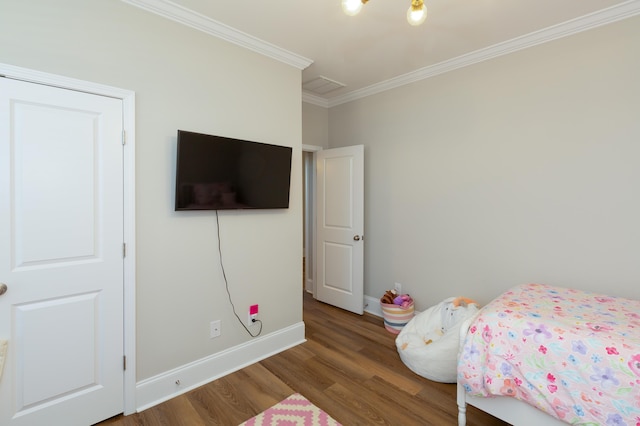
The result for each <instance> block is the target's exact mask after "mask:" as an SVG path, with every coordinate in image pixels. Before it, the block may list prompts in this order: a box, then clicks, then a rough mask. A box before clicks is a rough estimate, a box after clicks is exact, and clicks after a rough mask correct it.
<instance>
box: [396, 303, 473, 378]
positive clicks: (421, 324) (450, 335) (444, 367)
mask: <svg viewBox="0 0 640 426" xmlns="http://www.w3.org/2000/svg"><path fill="white" fill-rule="evenodd" d="M476 312H478V304H477V303H476V302H474V301H473V300H470V299H466V298H464V297H450V298H448V299H445V300H444V301H442V302H440V303H438V304H437V305H435V306H432V307H431V308H429V309H427V310H426V311H424V312H421V313H420V314H418V315H416V316H415V317H413V319H411V321H409V322H408V323H407V325H405V326H404V328H403V329H402V331H401V332H400V334H398V337H397V338H396V347H397V348H398V353H399V354H400V359H402V362H404V363H405V365H406V366H407V367H409V368H410V369H411V370H412V371H413V372H414V373H416V374H419V375H420V376H422V377H425V378H427V379H429V380H433V381H436V382H442V383H455V382H456V381H457V364H458V363H457V357H458V346H459V345H460V325H461V324H462V322H463V321H464V320H466V319H468V318H471V317H472V316H474V315H475V314H476Z"/></svg>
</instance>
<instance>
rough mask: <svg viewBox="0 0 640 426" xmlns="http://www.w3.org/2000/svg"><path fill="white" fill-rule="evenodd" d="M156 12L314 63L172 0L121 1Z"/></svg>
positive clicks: (286, 58)
mask: <svg viewBox="0 0 640 426" xmlns="http://www.w3.org/2000/svg"><path fill="white" fill-rule="evenodd" d="M122 1H123V2H124V3H127V4H130V5H132V6H136V7H139V8H140V9H143V10H146V11H148V12H151V13H155V14H156V15H160V16H162V17H164V18H167V19H170V20H172V21H175V22H178V23H180V24H183V25H186V26H188V27H191V28H195V29H196V30H199V31H202V32H204V33H207V34H209V35H212V36H214V37H218V38H221V39H223V40H226V41H228V42H230V43H233V44H236V45H238V46H242V47H244V48H247V49H249V50H252V51H254V52H257V53H260V54H262V55H264V56H267V57H269V58H272V59H275V60H277V61H280V62H284V63H285V64H287V65H291V66H293V67H296V68H298V69H300V70H303V69H305V68H307V67H308V66H309V65H311V64H312V63H313V61H312V60H311V59H308V58H305V57H304V56H300V55H297V54H295V53H293V52H290V51H288V50H285V49H282V48H280V47H278V46H276V45H274V44H271V43H268V42H266V41H264V40H261V39H259V38H257V37H254V36H252V35H250V34H247V33H244V32H242V31H239V30H236V29H235V28H232V27H230V26H228V25H225V24H223V23H222V22H218V21H216V20H214V19H211V18H209V17H207V16H205V15H202V14H200V13H197V12H194V11H192V10H190V9H187V8H185V7H182V6H180V5H178V4H175V3H173V2H171V1H169V0H122Z"/></svg>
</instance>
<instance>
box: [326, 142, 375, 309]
mask: <svg viewBox="0 0 640 426" xmlns="http://www.w3.org/2000/svg"><path fill="white" fill-rule="evenodd" d="M316 214H317V218H316V220H317V222H316V224H317V226H316V242H317V243H316V273H317V280H316V286H315V288H316V293H315V294H316V298H317V299H318V300H320V301H322V302H325V303H329V304H331V305H334V306H337V307H339V308H342V309H345V310H348V311H351V312H355V313H357V314H362V313H363V310H364V292H363V286H364V277H363V275H364V241H363V240H364V236H363V233H364V146H363V145H356V146H350V147H344V148H335V149H327V150H323V151H318V152H317V153H316Z"/></svg>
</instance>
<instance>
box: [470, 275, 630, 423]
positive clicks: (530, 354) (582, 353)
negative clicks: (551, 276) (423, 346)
mask: <svg viewBox="0 0 640 426" xmlns="http://www.w3.org/2000/svg"><path fill="white" fill-rule="evenodd" d="M458 382H459V384H460V385H462V386H464V388H465V390H466V392H467V393H468V394H470V395H472V396H482V397H487V396H508V397H513V398H517V399H520V400H522V401H525V402H527V403H528V404H531V405H533V406H535V407H536V408H538V409H540V410H542V411H544V412H546V413H548V414H550V415H551V416H553V417H556V418H558V419H561V420H562V421H564V422H567V423H571V424H578V425H616V426H622V425H627V426H629V425H634V426H640V301H638V300H631V299H624V298H620V297H611V296H605V295H600V294H594V293H587V292H584V291H580V290H573V289H566V288H561V287H552V286H548V285H543V284H528V285H522V286H518V287H514V288H513V289H511V290H509V291H507V292H505V293H503V294H502V295H501V296H499V297H498V298H496V299H495V300H493V301H492V302H490V303H489V304H488V305H486V306H485V307H484V308H482V309H481V310H480V312H479V313H478V315H477V316H476V318H475V319H474V321H473V322H472V324H471V327H470V328H469V332H468V334H467V336H466V338H465V341H464V344H463V345H462V347H461V349H460V357H459V361H458Z"/></svg>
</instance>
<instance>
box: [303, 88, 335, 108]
mask: <svg viewBox="0 0 640 426" xmlns="http://www.w3.org/2000/svg"><path fill="white" fill-rule="evenodd" d="M302 102H306V103H308V104H312V105H316V106H319V107H324V108H329V100H328V99H327V98H323V97H321V96H318V95H314V94H312V93H309V92H305V91H304V90H303V91H302Z"/></svg>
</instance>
